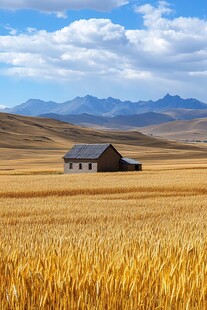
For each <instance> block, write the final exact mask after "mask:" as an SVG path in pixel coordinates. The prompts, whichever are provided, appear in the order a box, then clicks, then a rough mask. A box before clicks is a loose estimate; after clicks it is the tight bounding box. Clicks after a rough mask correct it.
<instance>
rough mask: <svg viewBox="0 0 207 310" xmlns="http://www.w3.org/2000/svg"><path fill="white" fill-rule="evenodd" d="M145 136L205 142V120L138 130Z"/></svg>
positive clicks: (173, 123) (206, 135)
mask: <svg viewBox="0 0 207 310" xmlns="http://www.w3.org/2000/svg"><path fill="white" fill-rule="evenodd" d="M139 130H140V131H142V132H143V133H145V134H150V135H153V136H158V137H161V138H164V139H173V140H189V141H193V140H194V141H207V118H199V119H191V120H184V121H182V120H181V121H173V122H170V123H165V124H161V125H155V126H147V127H144V128H141V127H140V128H139Z"/></svg>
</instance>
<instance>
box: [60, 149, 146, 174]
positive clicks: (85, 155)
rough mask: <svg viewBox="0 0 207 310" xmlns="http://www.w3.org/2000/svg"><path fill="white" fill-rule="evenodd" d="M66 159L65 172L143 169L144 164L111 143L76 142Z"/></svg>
mask: <svg viewBox="0 0 207 310" xmlns="http://www.w3.org/2000/svg"><path fill="white" fill-rule="evenodd" d="M63 159H64V173H86V172H116V171H141V170H142V164H141V163H140V162H137V161H135V160H134V159H130V158H123V157H122V155H121V154H120V153H119V152H118V151H117V150H116V149H115V147H114V146H113V145H112V144H110V143H105V144H76V145H74V146H73V147H72V149H71V150H70V151H68V152H67V153H66V154H65V156H64V157H63Z"/></svg>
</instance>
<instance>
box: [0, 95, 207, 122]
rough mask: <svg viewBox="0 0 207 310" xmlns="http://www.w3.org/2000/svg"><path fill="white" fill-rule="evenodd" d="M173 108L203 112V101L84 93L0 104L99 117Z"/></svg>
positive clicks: (31, 112) (35, 112)
mask: <svg viewBox="0 0 207 310" xmlns="http://www.w3.org/2000/svg"><path fill="white" fill-rule="evenodd" d="M177 109H184V110H193V111H194V110H203V113H204V110H206V112H207V104H206V103H203V102H201V101H199V100H196V99H182V98H181V97H179V96H171V95H169V94H167V95H166V96H165V97H164V98H162V99H159V100H157V101H152V100H150V101H138V102H131V101H121V100H119V99H115V98H111V97H109V98H107V99H98V98H96V97H93V96H89V95H88V96H85V97H76V98H75V99H73V100H70V101H67V102H64V103H56V102H53V101H49V102H45V101H42V100H39V99H30V100H28V101H27V102H25V103H22V104H20V105H18V106H15V107H13V108H6V109H1V108H0V111H1V112H5V113H11V114H20V115H25V116H39V115H42V114H50V113H53V114H56V115H57V114H58V115H80V114H85V113H86V114H90V115H96V116H102V117H116V116H120V115H123V116H127V115H128V116H129V115H135V114H141V113H148V112H156V113H163V112H164V113H166V112H167V111H171V112H172V110H177ZM180 113H181V111H180ZM185 113H187V112H186V111H184V114H185ZM192 113H194V112H192V111H191V114H192ZM199 113H201V112H199ZM181 114H182V113H181ZM182 115H183V114H182ZM187 115H189V113H187ZM149 116H150V115H149ZM154 116H155V115H154ZM170 116H171V117H173V118H176V115H172V114H171V115H170ZM179 117H180V116H179Z"/></svg>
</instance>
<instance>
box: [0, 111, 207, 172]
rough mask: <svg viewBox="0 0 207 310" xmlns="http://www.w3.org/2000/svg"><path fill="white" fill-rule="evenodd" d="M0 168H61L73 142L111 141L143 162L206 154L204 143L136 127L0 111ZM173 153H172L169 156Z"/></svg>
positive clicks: (199, 156)
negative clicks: (93, 125)
mask: <svg viewBox="0 0 207 310" xmlns="http://www.w3.org/2000/svg"><path fill="white" fill-rule="evenodd" d="M0 138H1V139H0V148H1V149H0V169H1V170H5V169H27V168H31V169H32V168H37V167H38V168H40V169H48V168H52V169H62V158H61V157H62V156H63V155H64V153H65V152H66V151H67V150H68V149H69V148H70V147H71V146H72V145H73V144H74V143H104V142H110V143H113V144H114V145H115V146H116V147H117V149H118V150H119V151H120V152H121V153H122V154H123V155H125V156H130V157H132V158H135V159H139V160H142V161H144V162H145V163H146V162H153V163H154V162H155V161H163V160H168V159H169V160H171V159H172V158H174V159H176V158H177V159H179V160H186V159H188V158H189V159H192V158H194V159H196V158H204V159H205V158H206V150H207V148H206V147H205V146H196V145H187V144H182V143H177V142H172V141H171V142H170V141H165V140H160V139H155V138H153V137H148V136H145V135H143V134H141V133H140V132H137V131H130V132H126V131H125V132H121V131H101V130H92V129H87V128H81V127H77V126H74V125H71V124H67V123H63V122H60V121H56V120H52V119H44V118H37V117H36V118H34V117H24V116H19V115H18V116H17V115H11V114H4V113H0ZM172 155H173V157H172Z"/></svg>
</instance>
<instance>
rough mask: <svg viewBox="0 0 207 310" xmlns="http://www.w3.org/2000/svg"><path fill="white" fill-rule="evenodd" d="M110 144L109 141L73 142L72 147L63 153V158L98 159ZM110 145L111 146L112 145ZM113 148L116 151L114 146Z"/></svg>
mask: <svg viewBox="0 0 207 310" xmlns="http://www.w3.org/2000/svg"><path fill="white" fill-rule="evenodd" d="M110 145H111V144H110V143H105V144H75V145H74V146H73V147H72V149H71V150H70V151H69V152H67V153H66V154H65V156H64V157H63V158H64V159H98V158H99V157H100V156H101V155H102V154H103V153H104V152H105V150H106V149H107V148H108V147H109V146H110ZM111 146H112V147H113V145H111ZM113 148H114V147H113ZM114 150H115V151H116V152H117V150H116V149H115V148H114ZM117 153H118V152H117ZM118 154H119V153H118ZM119 155H120V154H119ZM120 156H121V155H120Z"/></svg>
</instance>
